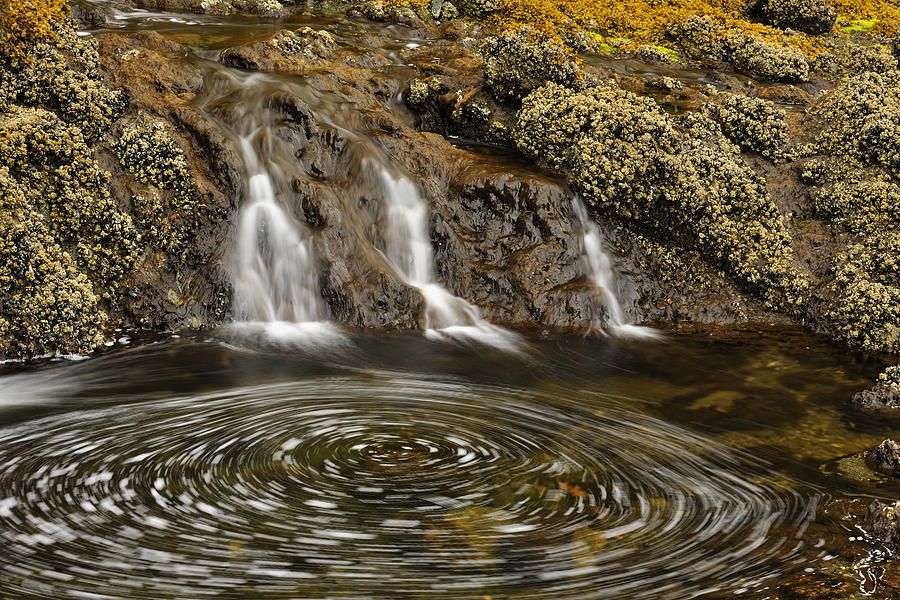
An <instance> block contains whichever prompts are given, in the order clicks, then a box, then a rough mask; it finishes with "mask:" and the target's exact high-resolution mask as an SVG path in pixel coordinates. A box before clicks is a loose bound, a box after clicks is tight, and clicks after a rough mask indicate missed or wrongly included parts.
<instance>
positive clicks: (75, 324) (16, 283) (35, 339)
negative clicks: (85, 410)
mask: <svg viewBox="0 0 900 600" xmlns="http://www.w3.org/2000/svg"><path fill="white" fill-rule="evenodd" d="M98 303H99V298H98V297H97V295H96V294H95V293H94V290H93V286H92V285H91V282H90V281H88V279H87V277H86V276H85V275H84V273H82V272H80V270H79V269H78V268H77V266H76V265H75V262H74V261H73V260H72V258H71V257H70V255H69V253H68V252H65V251H63V250H62V249H61V248H60V247H59V245H58V244H57V243H56V241H55V240H54V238H53V236H52V235H51V233H50V230H49V228H48V227H47V223H46V220H45V218H44V215H43V214H41V213H40V212H38V211H36V210H35V209H34V208H33V203H32V199H29V198H26V194H25V192H24V191H23V189H22V187H21V186H19V184H18V183H17V182H16V181H15V179H14V178H13V177H12V176H11V175H10V173H9V169H8V168H7V167H5V166H3V167H0V354H2V355H6V356H34V355H42V354H48V353H57V352H64V353H81V352H89V351H90V350H93V349H94V348H95V347H96V346H97V345H98V344H99V343H100V342H101V341H102V336H101V331H102V329H103V327H104V326H105V325H106V321H107V317H106V314H104V313H103V311H101V310H100V309H99V305H98Z"/></svg>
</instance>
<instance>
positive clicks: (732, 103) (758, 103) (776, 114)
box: [704, 94, 790, 160]
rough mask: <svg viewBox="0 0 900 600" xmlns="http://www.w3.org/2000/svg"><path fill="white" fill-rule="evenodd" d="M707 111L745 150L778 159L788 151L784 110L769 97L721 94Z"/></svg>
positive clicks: (788, 139)
mask: <svg viewBox="0 0 900 600" xmlns="http://www.w3.org/2000/svg"><path fill="white" fill-rule="evenodd" d="M704 112H705V113H706V114H708V115H709V116H710V117H712V118H713V119H715V121H716V122H718V123H719V125H720V127H721V129H722V133H723V134H724V135H725V137H727V138H728V139H729V140H731V141H732V142H734V143H735V144H737V145H738V146H740V147H741V149H742V150H744V151H750V152H757V153H759V154H761V155H762V156H765V157H766V158H768V159H771V160H776V159H779V158H782V157H783V156H784V154H785V150H786V148H787V145H788V143H789V142H790V131H789V129H788V126H787V122H786V120H785V113H784V111H783V110H782V109H781V108H779V107H777V106H775V104H774V103H773V102H771V101H769V100H763V99H761V98H750V97H748V96H739V95H737V94H718V95H717V96H716V97H715V98H714V99H713V100H711V101H710V102H708V103H707V104H706V105H704Z"/></svg>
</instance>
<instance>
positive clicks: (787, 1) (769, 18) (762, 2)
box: [748, 0, 837, 35]
mask: <svg viewBox="0 0 900 600" xmlns="http://www.w3.org/2000/svg"><path fill="white" fill-rule="evenodd" d="M748 8H749V11H750V16H751V17H753V18H755V19H757V20H759V21H761V22H763V23H765V24H766V25H774V26H775V27H780V28H782V29H787V28H790V29H796V30H797V31H802V32H804V33H809V34H812V35H818V34H821V33H825V32H827V31H831V28H832V27H834V22H835V21H836V20H837V12H836V11H835V10H834V8H832V6H831V5H830V4H829V3H828V2H827V1H826V0H753V1H751V3H750V4H749V6H748Z"/></svg>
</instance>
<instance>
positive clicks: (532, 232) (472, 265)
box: [431, 159, 605, 329]
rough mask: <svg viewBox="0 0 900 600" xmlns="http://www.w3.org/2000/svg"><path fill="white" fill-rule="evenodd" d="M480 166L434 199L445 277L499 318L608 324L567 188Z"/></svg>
mask: <svg viewBox="0 0 900 600" xmlns="http://www.w3.org/2000/svg"><path fill="white" fill-rule="evenodd" d="M475 163H476V164H475V165H473V166H472V167H470V168H467V169H465V170H464V171H462V172H461V173H460V174H459V176H458V177H457V178H456V179H455V180H453V181H452V182H451V184H450V193H449V194H448V195H446V196H443V195H440V196H436V197H433V198H432V199H431V201H432V204H433V206H434V215H433V217H432V221H433V238H434V241H435V260H436V263H437V267H438V278H439V280H440V281H442V282H444V284H445V285H447V286H448V287H449V288H450V289H451V290H452V291H453V292H454V293H456V294H457V295H459V296H461V297H463V298H465V299H467V300H469V301H470V302H472V303H474V304H476V305H477V306H479V307H481V308H482V310H483V311H484V313H485V315H486V316H487V317H488V318H490V319H491V320H492V321H495V322H501V323H519V324H523V323H533V324H535V325H543V326H548V327H575V328H581V329H587V328H590V327H591V325H592V324H593V323H595V322H602V321H603V320H604V317H605V309H604V306H603V303H602V301H601V300H600V294H599V293H598V291H597V290H596V288H594V287H593V285H592V284H591V283H590V282H588V281H586V279H585V277H584V273H585V265H584V264H583V259H582V250H581V240H580V234H579V225H578V223H577V221H576V220H575V219H574V215H573V214H572V212H571V208H570V207H571V202H572V200H571V198H570V197H569V194H568V193H567V192H566V190H565V189H563V188H562V187H561V186H559V185H557V184H555V183H553V182H550V181H547V180H545V179H543V178H540V177H537V176H533V175H528V174H526V173H524V172H514V173H504V172H498V171H494V170H492V169H491V168H490V167H479V166H478V161H477V159H476V160H475Z"/></svg>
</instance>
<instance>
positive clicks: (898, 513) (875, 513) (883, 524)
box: [862, 500, 900, 547]
mask: <svg viewBox="0 0 900 600" xmlns="http://www.w3.org/2000/svg"><path fill="white" fill-rule="evenodd" d="M862 526H863V529H865V530H866V531H867V532H868V533H869V534H870V535H871V536H873V537H874V538H876V539H878V540H880V541H882V542H884V543H887V544H891V545H893V546H896V547H900V502H882V501H880V500H875V501H874V502H872V504H870V505H869V508H868V510H866V515H865V517H863V522H862Z"/></svg>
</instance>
